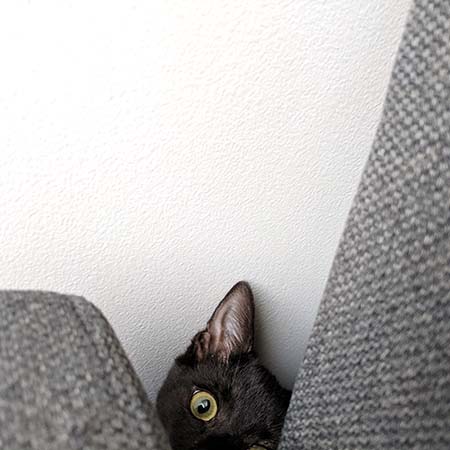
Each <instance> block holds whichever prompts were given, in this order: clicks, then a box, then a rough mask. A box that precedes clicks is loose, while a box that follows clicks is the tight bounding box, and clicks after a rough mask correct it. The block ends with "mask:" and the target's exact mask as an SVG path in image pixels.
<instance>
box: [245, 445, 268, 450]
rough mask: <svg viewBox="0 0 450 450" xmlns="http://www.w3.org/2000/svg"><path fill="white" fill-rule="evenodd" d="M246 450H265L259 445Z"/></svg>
mask: <svg viewBox="0 0 450 450" xmlns="http://www.w3.org/2000/svg"><path fill="white" fill-rule="evenodd" d="M248 450H266V447H261V446H260V445H252V446H251V447H250V448H249V449H248Z"/></svg>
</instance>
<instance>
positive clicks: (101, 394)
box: [0, 0, 450, 450]
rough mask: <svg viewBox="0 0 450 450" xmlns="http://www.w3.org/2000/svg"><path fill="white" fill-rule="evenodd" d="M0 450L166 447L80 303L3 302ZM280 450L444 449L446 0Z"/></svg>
mask: <svg viewBox="0 0 450 450" xmlns="http://www.w3.org/2000/svg"><path fill="white" fill-rule="evenodd" d="M342 151H345V149H343V150H342ZM299 182H300V181H299ZM0 448H1V449H5V450H56V449H58V450H59V449H68V450H72V449H87V450H90V449H92V450H94V449H95V450H97V449H164V448H166V443H165V440H164V436H163V434H162V433H161V428H160V426H159V423H158V421H157V419H156V417H155V416H154V412H153V408H152V406H151V405H150V404H149V403H148V401H147V399H146V396H145V393H144V391H143V389H142V387H141V385H140V382H139V380H138V379H137V377H136V375H135V374H134V372H133V370H132V368H131V366H130V364H129V362H128V360H127V358H126V356H125V355H124V353H123V350H122V349H121V347H120V345H119V344H118V342H117V339H116V338H115V336H114V333H113V332H112V330H111V328H110V327H109V326H108V324H107V322H106V321H105V319H104V318H103V317H102V316H101V314H99V312H98V311H97V310H96V309H95V308H94V307H93V306H92V305H90V304H89V303H87V302H85V301H84V300H82V299H80V298H77V297H66V296H59V295H56V294H49V293H38V292H10V293H3V294H1V296H0ZM281 449H282V450H291V449H304V450H322V449H323V450H325V449H326V450H333V449H336V450H353V449H355V450H356V449H358V450H360V449H364V450H372V449H377V450H378V449H380V450H381V449H392V450H394V449H395V450H400V449H415V450H429V449H430V450H448V449H450V0H417V1H416V2H415V3H414V6H413V8H412V11H411V14H410V17H409V20H408V24H407V27H406V32H405V35H404V38H403V41H402V44H401V47H400V50H399V53H398V58H397V63H396V65H395V68H394V73H393V76H392V80H391V84H390V87H389V92H388V95H387V99H386V103H385V108H384V113H383V118H382V121H381V124H380V126H379V129H378V133H377V136H376V140H375V144H374V147H373V151H372V154H371V156H370V159H369V161H368V163H367V166H366V169H365V171H364V175H363V178H362V182H361V185H360V188H359V191H358V194H357V196H356V199H355V202H354V205H353V208H352V210H351V212H350V216H349V219H348V223H347V227H346V230H345V233H344V236H343V238H342V241H341V245H340V247H339V251H338V253H337V256H336V259H335V262H334V266H333V269H332V272H331V275H330V279H329V282H328V286H327V289H326V292H325V295H324V299H323V302H322V305H321V308H320V311H319V315H318V318H317V321H316V324H315V326H314V329H313V333H312V336H311V340H310V343H309V346H308V349H307V353H306V357H305V360H304V363H303V365H302V368H301V370H300V372H299V375H298V379H297V382H296V386H295V389H294V393H293V397H292V401H291V405H290V408H289V411H288V415H287V418H286V422H285V427H284V430H283V437H282V443H281Z"/></svg>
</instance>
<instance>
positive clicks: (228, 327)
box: [157, 281, 290, 450]
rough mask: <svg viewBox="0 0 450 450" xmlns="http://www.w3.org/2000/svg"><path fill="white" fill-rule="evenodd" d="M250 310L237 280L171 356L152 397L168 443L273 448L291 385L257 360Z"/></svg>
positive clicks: (197, 449)
mask: <svg viewBox="0 0 450 450" xmlns="http://www.w3.org/2000/svg"><path fill="white" fill-rule="evenodd" d="M254 316H255V308H254V302H253V295H252V291H251V289H250V286H249V285H248V284H247V283H245V282H242V281H241V282H239V283H237V284H236V285H235V286H234V287H233V288H232V289H231V290H230V291H229V292H228V294H227V295H226V296H225V298H224V299H223V300H222V301H221V302H220V304H219V305H218V306H217V308H216V310H215V311H214V313H213V315H212V316H211V318H210V319H209V321H208V322H207V325H206V328H205V329H204V330H202V331H200V332H199V333H197V334H196V335H195V336H194V337H193V338H192V342H191V344H190V346H189V347H188V349H187V350H186V352H185V353H184V354H182V355H180V356H178V358H176V360H175V363H174V365H173V366H172V368H171V369H170V371H169V374H168V376H167V378H166V380H165V382H164V384H163V386H162V387H161V390H160V391H159V394H158V398H157V409H158V414H159V416H160V418H161V421H162V423H163V425H164V427H165V429H166V431H167V433H168V435H169V439H170V443H171V445H172V448H173V450H209V449H214V450H221V449H227V450H257V449H267V450H273V449H276V447H277V445H278V441H279V438H280V433H281V428H282V425H283V420H284V416H285V414H286V410H287V406H288V403H289V398H290V392H289V391H287V390H285V389H283V388H282V387H281V386H280V385H279V384H278V382H277V380H276V379H275V377H274V376H273V375H272V374H271V373H270V372H269V371H268V370H267V369H266V368H265V367H264V366H262V365H261V364H260V362H259V361H258V359H257V356H256V354H255V352H254V348H253V343H254Z"/></svg>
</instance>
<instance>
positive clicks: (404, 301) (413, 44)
mask: <svg viewBox="0 0 450 450" xmlns="http://www.w3.org/2000/svg"><path fill="white" fill-rule="evenodd" d="M280 448H281V449H282V450H291V449H314V450H322V449H324V450H325V449H326V450H333V449H339V450H344V449H345V450H351V449H355V450H356V449H358V450H360V449H364V450H370V449H396V450H399V449H408V450H413V449H417V450H419V449H420V450H422V449H423V450H425V449H427V450H437V449H442V450H449V449H450V1H449V0H420V1H416V2H415V4H414V6H413V9H412V11H411V13H410V16H409V19H408V24H407V28H406V32H405V34H404V37H403V40H402V43H401V46H400V50H399V53H398V57H397V62H396V65H395V67H394V71H393V75H392V79H391V83H390V87H389V91H388V95H387V99H386V102H385V107H384V113H383V117H382V121H381V124H380V127H379V129H378V132H377V136H376V139H375V143H374V146H373V149H372V153H371V155H370V158H369V161H368V164H367V166H366V168H365V171H364V174H363V178H362V182H361V185H360V187H359V191H358V194H357V196H356V199H355V202H354V204H353V207H352V210H351V212H350V216H349V219H348V222H347V225H346V229H345V232H344V236H343V238H342V240H341V243H340V247H339V250H338V253H337V256H336V258H335V261H334V265H333V268H332V271H331V275H330V278H329V281H328V285H327V288H326V291H325V294H324V298H323V301H322V304H321V307H320V310H319V315H318V318H317V320H316V323H315V326H314V328H313V332H312V336H311V339H310V342H309V346H308V348H307V351H306V355H305V360H304V364H303V367H302V369H301V371H300V373H299V375H298V379H297V382H296V386H295V390H294V393H293V397H292V401H291V405H290V408H289V411H288V414H287V418H286V422H285V428H284V431H283V437H282V442H281V447H280Z"/></svg>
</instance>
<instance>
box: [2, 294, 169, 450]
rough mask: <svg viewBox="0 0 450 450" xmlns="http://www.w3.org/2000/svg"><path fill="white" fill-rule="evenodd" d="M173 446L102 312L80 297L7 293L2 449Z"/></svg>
mask: <svg viewBox="0 0 450 450" xmlns="http://www.w3.org/2000/svg"><path fill="white" fill-rule="evenodd" d="M166 448H167V444H166V441H165V438H164V434H163V433H162V432H161V427H160V425H159V422H158V420H157V418H156V416H155V413H154V410H153V408H152V407H151V405H150V404H149V402H148V401H147V398H146V395H145V392H144V390H143V388H142V386H141V384H140V382H139V380H138V379H137V377H136V375H135V373H134V371H133V368H132V367H131V366H130V363H129V361H128V359H127V357H126V356H125V354H124V352H123V350H122V347H121V346H120V344H119V342H118V340H117V338H116V336H115V335H114V333H113V331H112V330H111V328H110V326H109V325H108V323H107V322H106V320H105V319H104V317H103V316H102V315H101V313H100V312H99V311H98V310H97V309H96V308H95V307H94V306H92V305H91V304H90V303H88V302H87V301H86V300H84V299H83V298H81V297H71V296H63V295H58V294H54V293H48V292H47V293H46V292H24V291H22V292H21V291H15V292H14V291H10V292H0V449H5V450H75V449H77V450H78V449H83V450H91V449H92V450H94V449H95V450H102V449H110V450H112V449H114V450H116V449H117V450H119V449H120V450H124V449H149V450H150V449H158V450H163V449H166Z"/></svg>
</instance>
